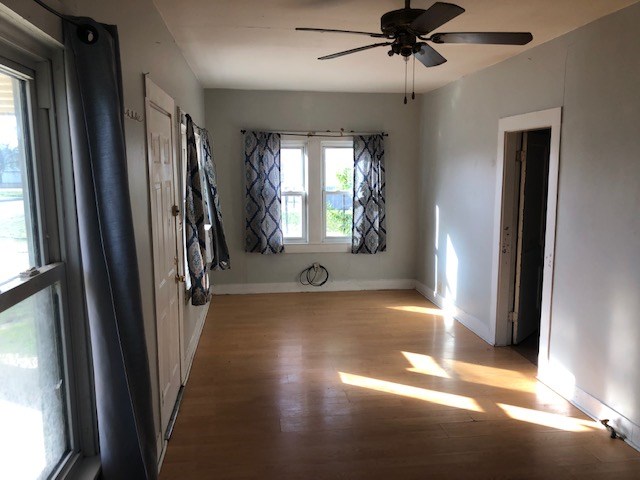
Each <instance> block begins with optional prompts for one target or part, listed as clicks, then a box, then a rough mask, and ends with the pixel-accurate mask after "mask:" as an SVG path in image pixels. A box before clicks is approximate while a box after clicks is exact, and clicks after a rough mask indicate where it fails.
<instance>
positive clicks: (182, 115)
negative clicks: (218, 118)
mask: <svg viewBox="0 0 640 480" xmlns="http://www.w3.org/2000/svg"><path fill="white" fill-rule="evenodd" d="M178 115H179V116H180V123H181V124H185V125H186V122H187V119H186V116H187V115H188V113H187V112H185V111H184V110H182V108H180V107H178ZM191 123H193V128H194V130H200V132H209V130H207V129H206V128H203V127H199V126H198V124H197V123H196V122H194V121H193V118H192V119H191Z"/></svg>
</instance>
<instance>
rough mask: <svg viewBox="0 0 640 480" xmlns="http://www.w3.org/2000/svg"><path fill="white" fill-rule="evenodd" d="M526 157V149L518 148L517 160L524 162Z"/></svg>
mask: <svg viewBox="0 0 640 480" xmlns="http://www.w3.org/2000/svg"><path fill="white" fill-rule="evenodd" d="M526 159H527V151H526V150H518V153H517V154H516V161H517V162H521V163H522V162H524V161H525V160H526Z"/></svg>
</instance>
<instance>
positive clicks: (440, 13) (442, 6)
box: [409, 2, 464, 35]
mask: <svg viewBox="0 0 640 480" xmlns="http://www.w3.org/2000/svg"><path fill="white" fill-rule="evenodd" d="M462 13H464V8H462V7H459V6H458V5H454V4H452V3H444V2H436V3H434V4H433V5H431V6H430V7H429V8H428V9H427V10H426V11H425V12H424V13H423V14H422V15H420V16H419V17H418V18H416V19H415V20H414V21H413V22H411V24H410V25H409V28H410V29H411V30H413V31H414V32H415V33H417V34H419V35H426V34H427V33H429V32H433V31H434V30H435V29H436V28H438V27H440V26H442V25H444V24H445V23H447V22H449V21H450V20H453V19H454V18H456V17H457V16H458V15H460V14H462Z"/></svg>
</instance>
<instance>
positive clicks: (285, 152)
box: [280, 147, 305, 192]
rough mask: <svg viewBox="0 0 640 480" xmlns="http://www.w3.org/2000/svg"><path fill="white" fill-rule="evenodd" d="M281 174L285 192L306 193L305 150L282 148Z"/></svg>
mask: <svg viewBox="0 0 640 480" xmlns="http://www.w3.org/2000/svg"><path fill="white" fill-rule="evenodd" d="M280 172H281V173H280V177H281V182H282V191H283V192H304V190H305V188H304V149H303V148H301V147H297V148H282V149H281V150H280Z"/></svg>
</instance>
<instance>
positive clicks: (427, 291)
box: [415, 281, 494, 345]
mask: <svg viewBox="0 0 640 480" xmlns="http://www.w3.org/2000/svg"><path fill="white" fill-rule="evenodd" d="M415 288H416V290H417V291H418V292H419V293H420V294H421V295H422V296H423V297H425V298H426V299H427V300H429V301H430V302H432V303H434V304H435V305H437V306H438V307H440V308H442V309H443V310H447V311H449V312H450V314H451V316H452V317H453V318H455V319H456V320H457V321H459V322H460V323H461V324H462V325H464V326H465V327H467V328H468V329H469V330H471V331H472V332H473V333H475V334H476V335H478V336H479V337H480V338H481V339H483V340H484V341H485V342H487V343H488V344H489V345H494V338H493V335H492V334H491V330H490V328H489V325H486V324H485V323H484V322H483V321H482V320H480V319H479V318H476V317H474V316H473V315H470V314H468V313H467V312H465V311H464V310H462V309H461V308H459V307H458V306H457V305H455V304H454V305H451V304H449V302H448V301H447V299H446V298H444V297H442V296H441V295H439V294H438V293H437V292H435V291H434V289H433V288H430V287H427V286H426V285H425V284H424V283H421V282H418V281H416V282H415Z"/></svg>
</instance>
